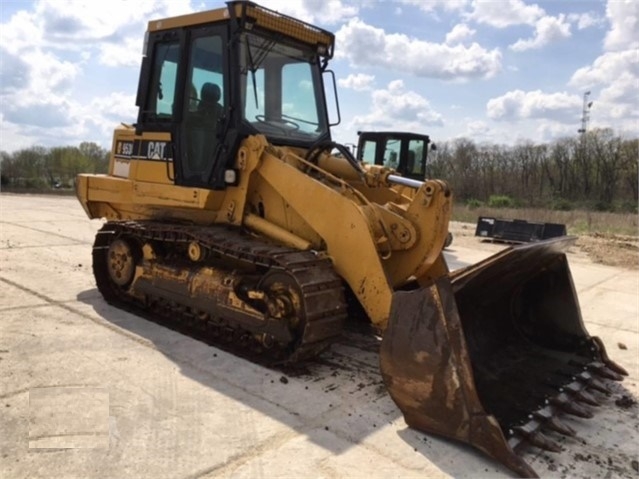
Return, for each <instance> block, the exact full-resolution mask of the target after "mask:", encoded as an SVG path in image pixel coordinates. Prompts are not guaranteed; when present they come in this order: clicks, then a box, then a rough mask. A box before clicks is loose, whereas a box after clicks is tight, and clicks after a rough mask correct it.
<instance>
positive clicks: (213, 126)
mask: <svg viewBox="0 0 639 479" xmlns="http://www.w3.org/2000/svg"><path fill="white" fill-rule="evenodd" d="M224 33H225V29H224V28H223V27H221V26H219V25H217V26H206V27H200V28H197V29H193V30H191V31H190V32H189V35H188V39H189V41H188V45H187V47H186V50H187V51H186V57H187V59H188V60H187V62H186V71H185V78H184V85H183V88H184V94H183V97H184V102H183V105H182V122H181V125H180V128H179V142H178V143H179V150H180V161H179V165H178V169H177V171H176V182H177V183H179V184H184V185H189V186H202V187H211V183H212V180H213V178H212V177H213V173H214V171H215V170H217V169H219V168H216V165H217V166H218V167H219V163H226V156H225V153H224V151H223V148H222V145H223V144H224V139H223V138H221V136H222V135H223V132H224V130H225V128H224V124H225V122H226V121H227V101H228V94H227V90H228V81H227V74H226V64H227V62H226V58H225V55H226V50H227V49H226V48H225V41H224Z"/></svg>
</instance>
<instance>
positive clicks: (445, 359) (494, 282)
mask: <svg viewBox="0 0 639 479" xmlns="http://www.w3.org/2000/svg"><path fill="white" fill-rule="evenodd" d="M572 241H574V239H571V238H558V239H551V240H547V241H543V242H539V243H535V244H525V245H520V246H513V247H510V248H507V249H505V250H503V251H501V252H499V253H497V254H496V255H494V256H492V257H490V258H488V259H486V260H485V261H482V262H480V263H477V264H476V265H473V266H470V267H467V268H464V269H462V270H459V271H456V272H454V273H451V274H449V275H448V276H445V277H442V278H440V279H438V280H436V281H435V282H434V283H432V284H431V285H429V286H427V287H420V288H415V289H413V290H411V291H398V292H396V293H395V294H394V296H393V302H392V306H391V314H390V318H389V322H388V327H387V329H386V331H385V333H384V337H383V340H382V345H381V353H380V363H381V371H382V376H383V378H384V382H385V383H386V386H387V388H388V391H389V393H390V395H391V397H392V398H393V400H394V401H395V403H396V404H397V406H398V407H399V408H400V410H401V411H402V413H403V414H404V418H405V420H406V423H407V424H408V425H409V426H410V427H412V428H415V429H418V430H421V431H424V432H428V433H435V434H439V435H442V436H446V437H449V438H453V439H457V440H460V441H464V442H466V443H469V444H471V445H473V446H474V447H476V448H478V449H480V450H481V451H483V452H484V453H486V454H488V455H489V456H491V457H492V458H494V459H496V460H497V461H499V462H501V463H502V464H504V465H505V466H506V467H508V468H510V469H511V470H512V471H514V472H515V473H517V474H518V475H520V476H523V477H537V475H536V473H535V471H534V470H533V469H532V468H531V467H530V466H529V465H528V464H527V463H526V462H525V461H524V459H523V458H522V457H521V456H520V455H518V453H517V452H518V451H521V449H522V448H523V446H526V445H534V446H537V447H540V448H542V449H546V450H552V451H559V450H561V448H560V447H559V445H558V444H557V443H556V442H555V441H553V440H552V438H551V437H549V436H548V435H547V433H548V432H549V431H553V432H558V433H560V434H565V435H574V433H575V431H574V430H572V429H571V428H570V427H569V426H568V425H566V424H564V423H563V422H561V419H560V416H561V415H563V414H572V415H576V416H580V417H591V416H592V408H593V407H594V406H595V405H597V404H598V403H599V401H600V398H599V397H598V394H599V393H600V392H602V393H604V394H605V393H608V392H609V391H608V386H607V385H606V384H605V382H604V379H613V380H621V379H622V375H626V374H627V373H626V372H625V371H624V370H623V368H621V367H620V366H618V365H617V364H615V363H614V362H612V361H611V360H610V359H609V358H608V356H607V355H606V352H605V349H604V346H603V344H602V342H601V341H600V340H599V339H598V338H596V337H592V336H589V335H588V333H587V332H586V329H585V328H584V325H583V321H582V318H581V313H580V309H579V304H578V301H577V296H576V294H575V289H574V285H573V282H572V277H571V274H570V270H569V268H568V263H567V258H566V255H565V254H564V252H563V251H564V249H565V248H566V247H567V246H569V245H570V243H571V242H572ZM593 391H597V393H594V392H593Z"/></svg>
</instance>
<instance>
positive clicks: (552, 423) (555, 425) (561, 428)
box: [544, 417, 577, 437]
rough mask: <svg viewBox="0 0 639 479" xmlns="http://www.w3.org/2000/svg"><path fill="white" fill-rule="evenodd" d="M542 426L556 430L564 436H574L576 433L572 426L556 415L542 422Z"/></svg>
mask: <svg viewBox="0 0 639 479" xmlns="http://www.w3.org/2000/svg"><path fill="white" fill-rule="evenodd" d="M544 426H546V427H547V428H548V429H551V430H553V431H555V432H558V433H559V434H563V435H564V436H570V437H574V436H575V435H576V434H577V432H576V431H575V430H574V429H573V428H571V427H570V426H569V425H568V424H566V423H565V422H562V421H560V420H559V419H558V418H556V417H553V418H550V419H549V420H548V421H547V422H546V423H544Z"/></svg>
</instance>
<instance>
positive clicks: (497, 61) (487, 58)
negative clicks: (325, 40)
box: [335, 19, 501, 80]
mask: <svg viewBox="0 0 639 479" xmlns="http://www.w3.org/2000/svg"><path fill="white" fill-rule="evenodd" d="M336 38H337V40H336V43H337V45H336V49H335V50H336V56H337V58H346V59H348V61H349V62H350V64H351V65H352V66H372V67H381V68H388V69H391V70H394V71H406V72H409V73H412V74H414V75H417V76H420V77H431V78H440V79H445V80H464V79H469V78H490V77H492V76H494V75H495V74H496V73H497V72H499V71H500V70H501V52H500V51H499V49H493V50H490V51H488V50H486V49H484V48H483V47H481V46H480V45H478V44H477V43H473V44H471V45H469V46H463V45H454V46H451V45H445V44H438V43H431V42H427V41H424V40H419V39H415V38H410V37H408V36H406V35H403V34H399V33H392V34H387V33H386V32H385V31H384V30H383V29H381V28H376V27H373V26H370V25H367V24H366V23H364V22H363V21H361V20H359V19H352V20H350V21H349V22H348V23H347V24H346V25H343V26H342V27H341V28H340V29H339V31H338V32H337V34H336Z"/></svg>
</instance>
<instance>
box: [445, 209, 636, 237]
mask: <svg viewBox="0 0 639 479" xmlns="http://www.w3.org/2000/svg"><path fill="white" fill-rule="evenodd" d="M480 216H490V217H494V218H501V219H509V220H513V219H519V220H526V221H530V222H534V223H563V224H565V225H566V228H567V229H568V234H572V235H583V234H592V233H600V234H611V235H626V236H639V215H637V214H635V213H609V212H599V211H585V210H571V211H558V210H547V209H541V208H490V207H488V206H480V207H477V208H469V207H468V206H466V205H462V204H457V205H455V207H454V208H453V217H452V219H453V221H462V222H465V223H475V224H476V223H477V218H479V217H480Z"/></svg>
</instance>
